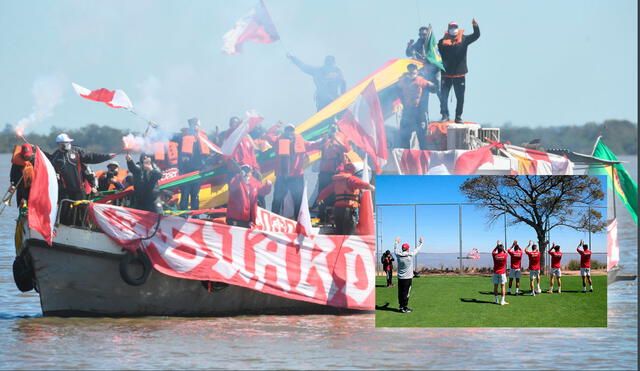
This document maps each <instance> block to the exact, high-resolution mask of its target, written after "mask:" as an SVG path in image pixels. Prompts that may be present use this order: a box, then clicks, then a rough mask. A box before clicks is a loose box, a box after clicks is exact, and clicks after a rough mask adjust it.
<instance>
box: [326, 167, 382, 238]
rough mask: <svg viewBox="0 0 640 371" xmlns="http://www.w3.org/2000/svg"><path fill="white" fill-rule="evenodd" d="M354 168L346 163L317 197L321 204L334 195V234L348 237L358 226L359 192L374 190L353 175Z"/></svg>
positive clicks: (371, 186)
mask: <svg viewBox="0 0 640 371" xmlns="http://www.w3.org/2000/svg"><path fill="white" fill-rule="evenodd" d="M355 171H356V168H355V166H353V164H352V163H351V162H347V163H346V164H344V166H343V167H342V171H341V172H340V173H338V174H336V175H334V176H333V182H331V184H329V185H328V186H327V187H326V188H324V189H323V190H322V191H321V192H320V194H319V195H318V199H317V202H318V204H321V203H323V202H324V200H325V199H326V198H327V196H329V195H330V194H332V193H333V194H335V195H336V203H335V205H334V208H333V217H334V220H335V223H336V234H339V235H349V234H354V233H355V228H356V224H358V207H359V206H360V190H361V189H370V190H372V191H373V190H375V187H374V186H373V185H371V184H369V183H367V182H365V181H363V180H360V178H358V177H357V176H355V175H354V173H355Z"/></svg>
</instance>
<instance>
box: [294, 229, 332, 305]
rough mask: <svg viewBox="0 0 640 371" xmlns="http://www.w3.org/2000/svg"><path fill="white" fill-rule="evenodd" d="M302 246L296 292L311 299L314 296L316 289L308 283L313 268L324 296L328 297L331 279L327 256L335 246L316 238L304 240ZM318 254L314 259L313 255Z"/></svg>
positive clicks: (327, 239) (329, 241) (326, 240)
mask: <svg viewBox="0 0 640 371" xmlns="http://www.w3.org/2000/svg"><path fill="white" fill-rule="evenodd" d="M303 241H304V242H303V245H302V246H301V247H300V282H298V286H297V287H296V291H299V292H300V293H302V294H304V295H306V296H308V297H310V298H313V297H315V296H316V291H317V290H318V287H317V286H315V285H312V284H311V283H310V282H308V279H309V274H310V273H311V270H312V269H313V268H315V270H316V273H317V274H318V276H319V277H320V281H321V282H322V287H323V288H324V293H325V296H326V297H327V298H328V297H329V291H330V289H331V286H332V283H333V278H332V277H331V273H330V272H329V268H328V267H327V255H329V253H330V252H331V251H333V250H334V249H335V248H336V245H335V244H334V243H333V241H331V239H329V238H322V237H321V236H317V237H316V238H315V240H314V239H310V238H305V239H304V240H303ZM314 252H318V254H317V255H316V256H315V257H314V256H313V253H314Z"/></svg>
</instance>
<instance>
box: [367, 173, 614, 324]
mask: <svg viewBox="0 0 640 371" xmlns="http://www.w3.org/2000/svg"><path fill="white" fill-rule="evenodd" d="M376 180H377V188H376V205H375V210H376V213H375V214H376V234H377V236H376V238H377V240H376V241H377V243H376V253H377V269H376V274H377V276H376V327H606V326H607V248H608V245H607V244H608V242H609V243H616V241H615V238H610V239H609V241H608V239H607V233H611V232H612V229H611V228H609V227H610V226H608V224H609V221H608V220H607V184H606V181H607V178H606V177H604V176H589V175H580V176H516V175H513V176H507V175H505V176H437V175H434V176H399V175H385V176H378V177H377V179H376ZM613 233H615V231H613Z"/></svg>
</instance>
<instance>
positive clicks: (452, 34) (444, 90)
mask: <svg viewBox="0 0 640 371" xmlns="http://www.w3.org/2000/svg"><path fill="white" fill-rule="evenodd" d="M471 24H472V25H473V33H472V34H471V35H464V30H462V29H459V28H458V24H457V23H456V22H451V23H449V27H448V29H447V32H445V34H444V37H443V38H442V39H440V41H439V42H438V50H439V51H440V56H441V57H442V64H444V72H443V73H442V87H441V93H440V94H441V97H440V113H442V118H441V119H440V121H442V122H444V121H449V107H448V105H447V99H448V98H449V93H450V92H451V87H452V86H453V91H454V92H455V94H456V120H455V121H456V122H457V123H462V109H463V107H464V89H465V75H466V74H467V72H468V70H467V48H468V46H469V44H471V43H472V42H474V41H476V40H478V38H479V37H480V27H478V22H476V20H475V18H474V19H473V20H472V21H471Z"/></svg>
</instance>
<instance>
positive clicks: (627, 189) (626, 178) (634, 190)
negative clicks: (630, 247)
mask: <svg viewBox="0 0 640 371" xmlns="http://www.w3.org/2000/svg"><path fill="white" fill-rule="evenodd" d="M593 157H596V158H599V159H602V160H607V161H618V158H617V157H616V155H615V154H613V152H611V150H610V149H609V147H607V146H606V145H605V144H604V143H603V142H602V140H601V138H598V140H597V141H596V146H595V147H594V149H593ZM589 174H592V175H607V176H608V177H609V178H608V181H607V186H608V187H609V189H611V187H612V185H613V189H614V190H615V192H616V194H617V195H618V197H620V200H622V203H623V204H624V205H625V206H626V207H627V209H628V210H629V213H631V216H632V217H633V220H634V221H635V222H636V224H638V185H637V184H636V182H635V181H634V180H633V178H632V177H631V175H629V173H628V172H627V170H625V168H624V166H622V164H614V165H611V166H607V165H604V166H603V165H599V164H598V165H591V166H590V167H589Z"/></svg>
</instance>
